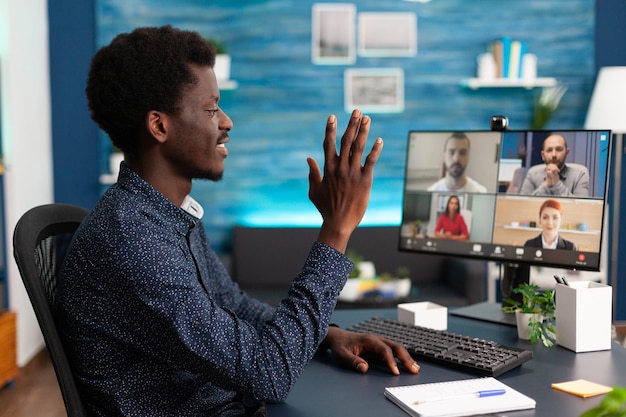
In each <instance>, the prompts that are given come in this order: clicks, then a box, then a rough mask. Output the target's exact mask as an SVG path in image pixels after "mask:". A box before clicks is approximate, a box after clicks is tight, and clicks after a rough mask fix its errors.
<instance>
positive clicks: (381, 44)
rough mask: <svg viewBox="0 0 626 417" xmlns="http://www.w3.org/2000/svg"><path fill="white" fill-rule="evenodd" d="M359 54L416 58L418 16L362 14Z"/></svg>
mask: <svg viewBox="0 0 626 417" xmlns="http://www.w3.org/2000/svg"><path fill="white" fill-rule="evenodd" d="M358 25H359V40H358V54H359V56H364V57H411V56H415V55H417V15H416V14H415V13H412V12H362V13H359V16H358Z"/></svg>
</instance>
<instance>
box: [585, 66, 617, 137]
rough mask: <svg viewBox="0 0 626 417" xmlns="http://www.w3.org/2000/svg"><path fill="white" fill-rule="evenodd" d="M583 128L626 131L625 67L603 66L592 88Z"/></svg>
mask: <svg viewBox="0 0 626 417" xmlns="http://www.w3.org/2000/svg"><path fill="white" fill-rule="evenodd" d="M585 129H611V130H612V131H613V133H617V134H624V133H626V67H603V68H600V71H599V72H598V78H597V80H596V85H595V87H594V89H593V95H592V96H591V102H590V103H589V111H588V112H587V119H586V120H585Z"/></svg>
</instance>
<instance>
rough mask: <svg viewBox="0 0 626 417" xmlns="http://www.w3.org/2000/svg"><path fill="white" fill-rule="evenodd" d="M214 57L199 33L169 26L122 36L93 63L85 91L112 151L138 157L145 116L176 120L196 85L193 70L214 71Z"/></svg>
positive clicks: (208, 43)
mask: <svg viewBox="0 0 626 417" xmlns="http://www.w3.org/2000/svg"><path fill="white" fill-rule="evenodd" d="M215 54H216V52H215V46H214V45H213V44H212V43H211V42H209V41H207V40H205V39H204V38H202V36H200V35H199V34H198V33H196V32H192V31H185V30H180V29H176V28H173V27H172V26H169V25H167V26H162V27H142V28H137V29H135V30H133V31H132V32H130V33H123V34H120V35H118V36H117V37H115V39H113V41H112V42H111V43H110V44H109V45H108V46H105V47H103V48H101V49H100V50H99V51H98V52H97V53H96V55H95V56H94V58H93V60H92V62H91V68H90V70H89V75H88V78H87V87H86V89H85V91H86V93H87V100H88V103H89V110H90V111H91V118H92V119H93V120H94V121H95V122H96V123H98V125H99V126H100V128H102V130H104V131H105V132H107V134H108V135H109V137H110V138H111V141H112V142H113V145H115V146H117V147H118V148H120V149H121V150H122V151H123V152H125V153H126V154H128V155H131V156H136V153H137V146H138V141H137V139H138V136H139V131H140V128H141V124H142V123H143V120H144V117H145V115H146V114H147V112H148V111H150V110H159V111H163V112H166V113H170V114H176V113H177V111H178V110H179V109H178V102H179V99H180V97H181V95H182V93H183V91H184V89H185V88H186V87H187V86H189V85H192V84H194V83H196V82H197V79H196V77H195V76H194V74H193V73H192V72H191V69H190V67H189V64H190V63H193V64H198V65H203V66H210V67H213V66H214V65H215Z"/></svg>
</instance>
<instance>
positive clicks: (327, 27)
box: [311, 3, 356, 65]
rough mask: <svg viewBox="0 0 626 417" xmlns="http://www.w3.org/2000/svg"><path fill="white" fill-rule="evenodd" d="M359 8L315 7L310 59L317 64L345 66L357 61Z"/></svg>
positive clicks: (318, 4)
mask: <svg viewBox="0 0 626 417" xmlns="http://www.w3.org/2000/svg"><path fill="white" fill-rule="evenodd" d="M355 21H356V6H355V5H354V4H348V3H315V4H313V13H312V22H311V28H312V29H311V42H312V45H311V46H312V47H311V54H312V56H311V59H312V61H313V63H314V64H326V65H346V64H353V63H354V62H355V61H356V45H355V44H356V41H355V37H356V35H355V33H356V28H355Z"/></svg>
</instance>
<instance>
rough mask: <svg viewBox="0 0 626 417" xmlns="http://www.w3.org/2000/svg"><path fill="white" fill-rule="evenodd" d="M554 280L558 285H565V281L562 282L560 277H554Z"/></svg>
mask: <svg viewBox="0 0 626 417" xmlns="http://www.w3.org/2000/svg"><path fill="white" fill-rule="evenodd" d="M554 280H555V281H556V283H557V284H563V281H561V278H559V276H558V275H555V276H554Z"/></svg>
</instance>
